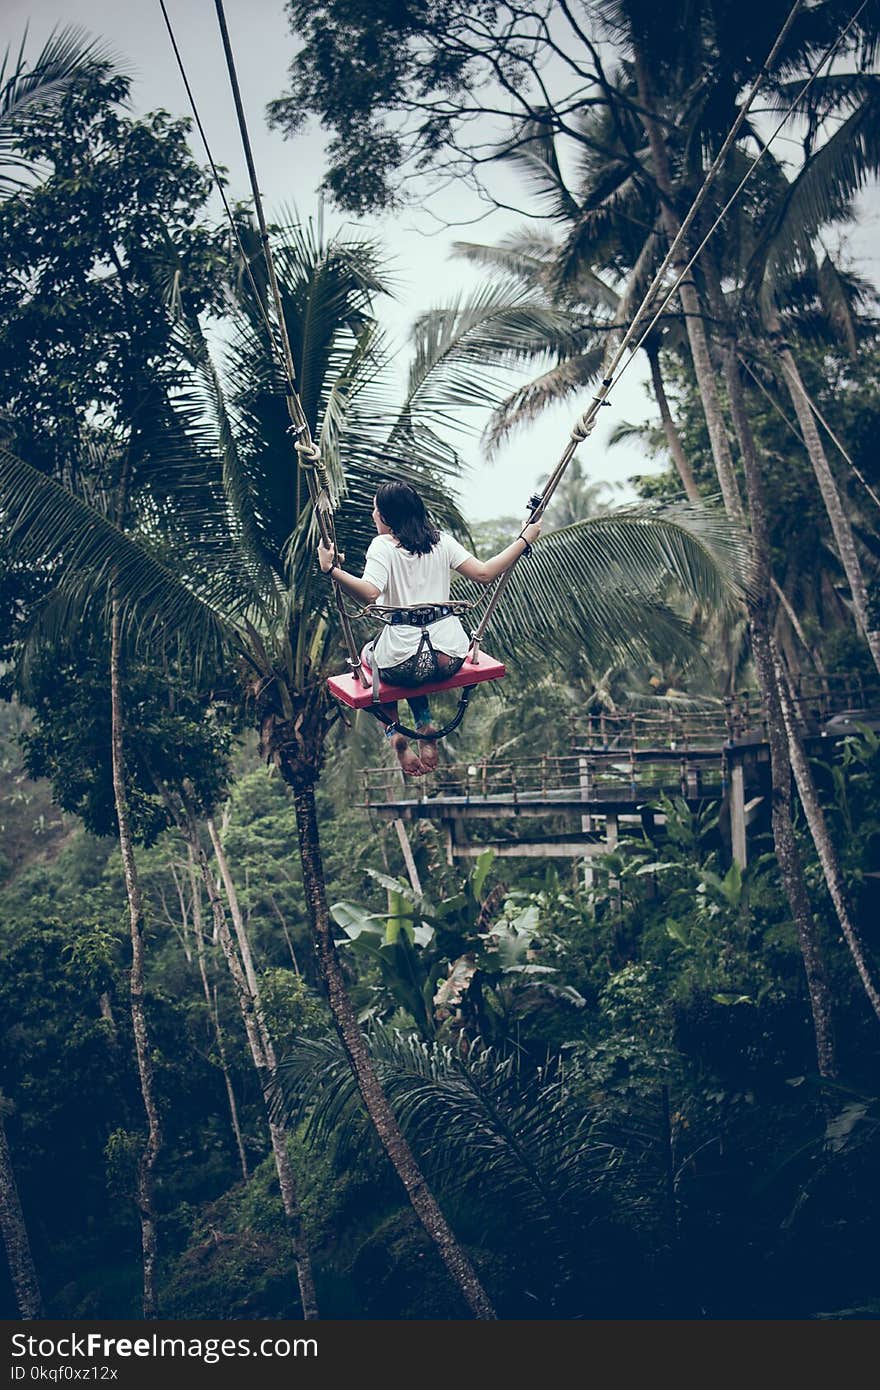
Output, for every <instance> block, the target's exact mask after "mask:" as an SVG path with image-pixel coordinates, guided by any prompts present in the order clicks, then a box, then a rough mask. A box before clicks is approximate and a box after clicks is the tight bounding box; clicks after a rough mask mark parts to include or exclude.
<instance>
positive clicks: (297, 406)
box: [159, 0, 868, 685]
mask: <svg viewBox="0 0 880 1390" xmlns="http://www.w3.org/2000/svg"><path fill="white" fill-rule="evenodd" d="M159 3H160V5H161V7H162V12H163V15H164V16H165V20H166V25H167V27H168V30H169V34H170V35H171V38H172V43H174V36H173V32H172V29H171V24H170V21H169V20H168V16H167V11H166V9H165V3H164V0H159ZM803 3H804V0H795V4H794V5H793V7H792V9H791V11H790V12H789V14H788V16H787V18H786V20H785V22H784V24H783V26H782V28H781V30H780V31H779V34H778V35H777V38H776V40H775V41H774V43H773V46H772V48H771V49H770V52H769V53H768V55H767V57H766V59H765V60H764V62H763V64H762V65H761V68H760V69H759V71H758V73H757V75H756V77H755V78H754V79H753V81H752V84H751V86H750V88H749V91H748V93H747V96H746V99H745V101H744V102H743V105H742V106H741V108H740V110H739V112H738V113H737V116H736V119H735V121H734V122H733V125H732V126H731V129H730V130H729V132H728V134H727V136H726V137H725V140H724V142H723V143H722V145H721V148H720V149H719V151H718V153H717V155H716V156H715V159H714V160H713V161H712V164H711V166H710V168H709V169H708V171H707V173H706V175H705V178H704V180H703V183H702V185H701V187H700V189H699V191H698V193H697V195H696V197H695V198H694V200H693V202H692V204H691V206H690V208H689V209H688V212H687V214H686V215H685V218H684V220H683V221H682V223H681V226H680V227H679V229H678V232H677V233H676V235H675V237H674V238H673V240H672V242H671V244H670V246H669V248H668V250H667V252H666V255H665V256H664V258H663V260H662V262H661V264H660V266H659V268H658V270H657V271H656V273H655V275H654V277H653V279H652V281H651V284H650V286H649V287H648V290H647V291H646V293H645V295H644V296H643V298H642V301H641V303H640V305H639V307H638V309H637V310H636V313H635V315H634V316H633V318H632V320H631V322H630V324H629V326H628V327H627V328H626V329H625V331H624V332H623V334H622V337H621V339H620V342H619V343H618V345H617V346H616V348H614V347H613V338H612V340H611V343H609V348H608V352H607V354H606V361H605V363H604V364H603V368H602V378H601V384H600V386H599V389H598V391H597V393H596V394H595V395H594V396H593V399H592V401H591V403H590V405H589V406H588V408H587V409H586V411H584V413H583V414H582V415H581V416H580V418H579V419H578V420H577V421H576V422H575V425H574V426H573V428H572V431H571V435H570V438H569V441H568V444H567V445H566V447H565V449H564V451H563V453H562V456H561V457H560V459H559V462H558V463H557V464H556V467H555V468H554V469H553V472H552V473H551V475H550V478H549V479H548V481H547V483H546V484H545V486H544V488H543V490H542V493H541V495H540V496H539V497H535V498H533V499H532V500H531V503H530V515H529V519H528V523H527V524H529V523H531V522H534V521H537V520H539V519H540V518H541V516H542V515H543V514H544V511H545V510H546V507H547V504H548V502H549V501H550V499H551V498H552V496H553V494H554V492H555V491H556V489H557V487H558V486H559V483H560V481H561V479H562V477H563V475H564V473H565V471H566V469H567V467H568V465H569V463H570V462H571V460H572V458H573V457H574V454H575V452H576V451H577V448H578V446H579V445H580V444H581V443H583V442H584V441H585V440H586V439H587V438H588V437H589V436H590V434H591V433H592V431H593V430H594V428H595V426H596V422H597V419H598V416H599V411H600V409H601V408H602V407H603V406H605V405H608V404H610V402H609V400H608V397H609V395H610V392H611V389H612V387H613V386H614V384H615V382H616V381H617V380H619V378H620V376H622V375H623V373H624V371H625V370H626V369H627V367H628V366H629V362H630V361H632V358H633V357H634V356H635V352H636V350H637V349H638V348H639V347H640V346H641V345H642V344H643V343H644V342H645V340H646V339H647V337H648V336H649V335H650V333H651V332H652V331H653V329H654V328H655V327H656V325H657V323H658V322H659V320H660V318H661V317H662V315H663V313H664V311H665V309H666V307H667V305H668V304H669V302H670V300H671V299H672V298H673V297H674V295H675V294H676V292H677V290H678V288H679V286H680V285H681V284H682V282H683V281H684V279H685V277H686V276H687V275H688V274H689V273H690V271H691V269H692V268H693V266H694V264H695V262H696V261H697V259H698V258H699V256H700V255H701V254H702V252H703V250H704V249H705V247H706V245H707V243H708V242H709V240H710V239H711V237H712V236H713V235H714V233H715V231H716V230H717V229H718V227H719V226H720V225H721V223H722V221H723V220H724V218H725V217H726V215H727V213H728V212H729V210H730V208H731V207H732V206H733V203H734V202H735V201H736V199H737V198H738V197H739V195H740V193H741V192H742V190H743V188H744V187H745V185H746V183H747V182H748V181H749V179H750V178H751V177H752V175H753V174H754V171H755V169H756V168H757V167H758V164H759V163H760V161H761V159H762V158H763V156H764V154H765V153H766V152H767V150H768V149H769V148H770V146H771V144H772V143H773V141H774V140H775V138H776V137H777V136H778V134H779V132H780V131H781V130H782V127H783V126H784V125H785V123H786V122H787V120H788V119H789V117H790V116H791V114H792V112H793V111H794V109H795V107H796V106H797V105H798V103H799V102H800V101H801V100H802V98H803V97H804V95H805V94H806V92H807V91H808V90H809V88H810V87H811V86H812V84H813V82H814V81H815V80H816V78H817V77H818V75H819V73H820V72H821V70H822V68H823V67H824V66H825V63H826V62H827V61H830V59H831V58H832V57H833V55H834V53H835V52H836V51H837V49H838V47H839V46H840V44H841V43H842V42H843V39H844V38H845V36H846V34H847V33H848V32H849V30H850V29H851V28H852V26H853V25H854V24H855V22H856V20H857V19H858V17H859V15H860V14H861V12H862V10H863V9H864V8H865V6H866V5H867V3H868V0H862V3H861V4H860V5H859V6H858V8H857V9H856V11H855V13H854V14H853V15H852V16H851V18H850V20H849V21H848V23H847V24H846V25H845V26H844V28H843V29H842V30H841V31H840V33H839V34H838V35H837V37H836V39H835V40H834V42H833V43H832V44H831V45H830V46H829V48H828V49H827V50H826V52H825V54H824V55H823V57H822V58H821V59H820V61H819V63H818V64H817V65H816V67H815V68H814V69H813V71H812V72H811V73H810V75H809V77H808V78H807V79H806V80H805V82H804V84H803V86H802V87H801V88H800V90H799V91H798V93H797V95H796V96H795V98H794V99H793V101H792V102H791V103H790V105H789V107H788V109H787V110H786V112H785V114H784V115H783V117H782V119H781V121H780V122H779V124H778V125H777V127H776V129H775V130H774V131H773V133H772V135H771V136H770V138H769V140H767V141H766V142H765V143H764V144H763V145H762V147H761V150H760V151H759V153H758V155H757V156H756V158H755V159H754V160H753V161H752V163H751V165H750V166H749V169H748V170H747V171H746V173H745V175H744V176H743V178H742V179H741V180H740V182H739V184H738V185H737V187H736V189H735V190H734V192H733V193H732V195H731V196H730V198H728V200H727V202H726V203H725V204H724V207H723V208H722V209H721V211H720V213H719V214H718V215H717V217H716V218H715V220H714V222H713V223H712V226H711V227H710V228H709V231H708V232H707V233H706V235H705V236H704V237H703V239H702V241H701V242H700V244H699V246H698V248H697V250H696V251H695V252H694V254H693V255H692V256H691V257H690V259H689V260H688V261H687V263H686V264H685V265H684V267H683V268H682V270H681V271H680V272H679V273H678V275H677V276H676V278H675V281H674V283H673V284H672V286H671V288H670V289H669V291H668V292H667V293H666V295H665V298H664V299H663V301H662V303H661V305H660V307H659V309H658V310H657V311H656V313H655V315H654V317H653V319H652V320H651V322H650V323H649V324H648V327H647V328H646V329H645V330H644V332H643V333H642V335H641V337H640V338H639V339H638V341H637V342H636V343H635V348H634V349H633V352H632V354H631V356H630V358H629V360H628V361H626V362H624V357H625V355H626V353H627V351H628V350H629V348H630V345H631V344H632V343H633V342H634V340H635V339H636V334H637V332H638V330H639V329H640V328H641V326H642V324H643V322H644V320H645V318H647V316H648V313H649V312H650V310H651V306H652V303H653V301H654V300H655V298H656V296H657V294H658V292H659V291H660V287H661V285H662V283H663V280H664V278H665V276H666V273H667V271H668V269H669V267H670V266H671V265H672V264H673V263H674V261H675V257H676V256H677V255H678V253H679V251H680V250H681V248H682V246H683V245H684V243H685V238H686V237H687V235H688V233H689V231H690V229H691V227H692V226H693V224H694V221H695V219H696V217H697V214H698V213H699V211H700V209H701V207H702V206H703V203H704V202H705V200H706V198H707V197H708V194H709V192H710V190H711V188H712V186H713V184H714V182H715V180H716V178H717V175H718V173H719V171H720V169H721V167H722V165H723V163H724V161H725V159H726V158H727V155H728V154H729V152H730V150H731V148H732V146H733V143H734V141H735V139H736V137H737V135H738V133H739V131H740V129H741V127H742V124H743V122H744V121H745V119H746V116H747V115H748V112H749V110H750V109H751V106H752V104H753V102H754V99H755V97H756V95H757V93H758V91H759V89H760V87H761V85H762V84H763V81H764V78H765V76H766V74H767V72H768V71H769V69H770V68H771V67H772V65H773V63H774V61H775V59H776V57H777V56H778V54H779V51H780V49H781V47H782V44H783V43H784V41H785V38H786V36H787V34H788V32H789V30H790V28H791V26H792V24H793V23H794V20H795V18H796V17H797V14H798V12H799V11H800V9H801V8H802V5H803ZM215 9H216V11H217V18H218V22H219V25H220V32H221V37H222V41H223V48H224V53H225V56H226V65H227V69H228V72H229V79H230V84H231V87H232V93H233V100H234V102H235V108H236V115H237V118H238V124H239V131H240V134H241V139H242V145H243V148H244V154H245V160H246V163H247V168H248V175H249V178H250V183H251V191H252V195H253V200H254V208H255V211H256V214H257V220H258V224H259V228H260V239H261V243H262V247H263V254H264V258H265V262H266V268H267V273H268V278H269V286H270V290H271V294H272V300H273V304H274V309H275V316H276V319H277V342H276V337H275V328H276V326H275V325H271V324H270V336H271V338H272V342H273V345H274V346H275V347H276V349H277V350H278V351H279V355H280V359H281V365H282V368H283V371H284V375H285V379H286V382H287V405H288V411H289V414H290V418H291V427H292V432H293V433H294V434H295V436H296V443H295V448H296V450H297V453H298V460H299V466H301V467H302V468H303V470H304V471H305V473H306V478H307V480H308V486H309V493H310V498H311V501H312V504H313V508H314V511H315V517H316V521H317V525H318V529H319V531H320V533H321V537H322V540H324V542H325V543H326V544H328V545H330V546H332V548H333V551H334V554H337V555H338V550H337V547H336V541H335V533H334V528H333V517H332V504H331V500H330V496H329V485H328V482H327V478H326V472H325V470H324V469H323V465H322V463H321V460H320V455H319V453H318V451H317V449H316V447H315V445H314V442H313V440H312V437H311V432H310V430H309V425H308V421H307V419H306V416H305V412H304V411H303V408H302V403H301V401H300V399H299V395H298V393H297V390H296V374H295V369H294V364H293V356H292V353H291V349H290V341H289V338H288V334H287V326H286V322H285V318H284V310H283V304H282V300H281V293H280V289H279V286H278V280H277V276H276V273H275V264H274V259H273V256H272V248H271V243H270V238H269V232H268V228H267V226H266V221H265V216H264V213H263V204H262V197H261V194H260V189H259V184H258V181H257V174H256V167H255V165H254V159H253V152H252V149H251V143H250V137H249V134H248V129H247V121H246V118H245V113H244V106H243V103H242V99H241V91H240V88H239V84H238V77H237V73H236V69H235V60H234V55H233V51H232V44H231V41H230V38H229V30H228V26H227V24H226V16H225V12H224V8H223V0H215ZM174 47H175V53H176V54H178V65H179V66H180V68H181V72H182V73H183V64H182V61H181V60H180V57H179V53H178V50H177V45H176V43H175V44H174ZM184 81H185V83H186V86H187V92H188V95H189V96H190V102H191V105H192V106H193V111H194V114H196V112H195V104H194V102H193V99H192V95H191V91H190V88H189V84H188V82H186V79H185V76H184ZM196 120H197V124H198V125H199V129H200V133H202V126H201V122H200V121H199V120H198V116H197V115H196ZM202 138H203V139H204V134H203V133H202ZM205 143H206V148H207V142H205ZM209 158H210V156H209ZM210 162H211V165H212V171H213V172H214V175H215V179H217V181H218V186H219V177H218V175H217V172H216V166H215V165H214V162H213V160H211V161H210ZM224 205H225V206H226V207H227V214H228V216H229V217H230V220H231V221H233V229H234V230H235V231H236V240H237V242H238V245H239V248H240V250H241V249H242V248H241V242H240V239H239V238H238V236H237V229H235V228H234V220H233V219H232V216H231V210H230V209H229V207H228V203H227V201H226V199H225V196H224ZM245 264H246V266H247V260H246V258H245ZM248 269H249V267H248ZM251 282H252V283H253V277H252V276H251ZM258 302H261V301H260V299H259V295H258ZM621 364H623V365H621ZM823 423H824V422H823ZM826 428H828V426H827V425H826ZM839 447H842V446H839ZM850 466H851V467H853V468H855V465H853V464H852V462H851V461H850ZM316 475H318V476H319V477H320V480H321V488H320V489H319V488H318V484H317V479H316ZM866 486H867V484H866ZM524 553H525V552H524ZM521 558H522V557H521V556H517V557H516V558H515V559H514V560H513V562H512V563H511V565H510V566H509V567H508V569H507V570H505V572H504V573H503V574H502V575H501V576H500V578H499V580H498V582H497V585H496V588H495V590H494V592H493V594H492V596H491V599H490V601H489V603H488V605H487V607H486V610H485V612H484V614H483V617H482V619H481V621H480V623H479V625H478V627H477V629H476V631H475V633H474V636H473V641H472V647H471V656H472V658H475V657H476V656H477V655H478V653H479V649H480V642H481V640H482V637H483V634H484V633H485V631H486V628H487V626H488V624H489V621H490V620H491V617H492V615H493V613H494V611H495V609H496V608H497V606H498V603H499V601H500V599H501V597H502V595H503V593H504V591H505V589H506V587H507V584H508V583H509V581H510V578H511V575H512V573H513V570H514V568H515V566H516V564H517V563H518V561H519V559H521ZM333 588H334V593H335V597H336V603H337V609H338V611H339V616H340V623H341V625H342V631H343V636H344V638H345V643H346V647H347V648H348V654H349V664H350V665H351V666H352V668H353V670H354V671H355V672H356V673H357V675H358V677H359V679H360V681H361V683H362V684H363V685H366V683H367V682H366V678H365V676H364V673H363V670H362V668H361V663H360V656H359V653H358V650H357V647H356V644H355V641H354V635H353V632H352V629H351V625H350V621H349V615H348V613H347V610H346V607H345V603H344V601H343V598H342V594H341V591H340V587H339V585H338V583H337V582H336V581H335V580H334V581H333Z"/></svg>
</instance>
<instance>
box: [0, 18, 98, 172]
mask: <svg viewBox="0 0 880 1390" xmlns="http://www.w3.org/2000/svg"><path fill="white" fill-rule="evenodd" d="M26 38H27V36H26V35H25V38H24V39H22V41H21V44H20V46H19V49H18V52H17V54H16V55H15V57H14V58H13V56H12V50H11V49H10V48H7V49H6V52H5V53H4V55H3V59H2V62H0V194H5V195H8V194H10V193H13V192H15V191H16V190H17V189H19V188H20V187H21V186H22V184H23V183H24V182H26V179H27V176H28V174H30V173H32V172H33V167H34V166H33V162H32V161H31V160H30V159H28V157H27V156H26V155H25V154H23V153H22V150H21V147H20V144H19V140H18V136H19V134H20V131H21V128H22V126H23V125H24V124H25V123H26V122H27V120H28V117H29V116H31V115H32V114H33V113H34V112H35V111H37V110H38V109H40V108H45V107H46V106H51V105H52V104H53V103H55V102H57V101H60V100H61V98H62V97H63V96H64V94H65V92H66V91H67V90H68V88H69V87H70V85H71V83H73V82H75V81H76V80H77V79H78V78H81V77H83V76H84V75H85V74H86V73H88V72H89V71H90V70H94V69H96V68H99V67H102V66H105V65H107V64H108V63H109V62H110V57H109V54H108V53H107V51H106V50H105V49H104V48H102V47H101V46H100V45H99V44H97V43H96V42H94V41H93V40H89V39H87V37H86V35H85V32H84V30H82V29H80V28H78V27H77V26H75V25H65V26H64V27H63V28H61V29H58V30H53V31H52V33H51V34H50V35H49V38H48V39H47V40H46V43H45V44H44V45H43V48H42V49H41V51H40V52H39V53H38V54H37V57H36V58H35V59H34V61H33V63H31V64H28V63H27V61H26V59H25V53H24V50H25V43H26ZM12 170H17V171H18V172H17V173H12V172H11V171H12Z"/></svg>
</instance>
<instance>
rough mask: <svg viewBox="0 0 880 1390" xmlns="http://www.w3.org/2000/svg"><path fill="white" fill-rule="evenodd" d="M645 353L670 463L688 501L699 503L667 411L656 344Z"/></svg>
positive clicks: (669, 412)
mask: <svg viewBox="0 0 880 1390" xmlns="http://www.w3.org/2000/svg"><path fill="white" fill-rule="evenodd" d="M645 351H646V353H647V354H648V361H649V362H650V364H651V384H652V386H653V388H654V399H655V400H656V402H657V406H658V409H659V411H660V419H661V420H662V422H663V433H664V434H665V436H666V447H667V448H668V449H669V452H670V454H671V456H672V462H673V463H674V464H675V471H676V473H677V474H678V476H679V479H680V481H681V485H682V487H683V488H684V491H685V495H686V497H687V499H688V501H689V502H699V501H700V500H701V499H700V490H699V488H698V487H697V480H696V478H695V477H694V470H693V469H692V468H691V465H690V461H689V460H688V456H687V454H686V453H685V451H684V446H683V445H682V442H681V435H680V434H679V432H678V430H677V429H676V427H675V421H674V420H673V418H672V411H671V410H670V409H669V401H668V399H667V396H666V388H665V386H664V384H663V373H662V371H661V369H660V350H659V348H658V347H657V345H656V343H654V342H650V341H649V342H648V343H647V344H646V346H645Z"/></svg>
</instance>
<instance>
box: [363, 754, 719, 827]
mask: <svg viewBox="0 0 880 1390" xmlns="http://www.w3.org/2000/svg"><path fill="white" fill-rule="evenodd" d="M363 777H364V790H365V797H366V804H367V805H368V806H378V805H381V804H383V803H386V804H387V803H388V802H395V801H399V800H400V799H401V791H402V779H401V774H400V772H399V771H398V770H397V769H396V768H392V767H379V768H367V769H366V770H365V772H364V774H363ZM725 779H726V754H725V752H724V750H723V749H718V748H715V749H712V750H705V751H703V750H698V749H693V750H691V751H690V752H689V753H685V752H684V751H681V752H670V751H669V750H667V749H653V750H650V751H649V750H639V749H628V750H621V751H615V750H602V751H597V752H592V753H580V754H566V755H564V756H561V757H556V756H550V755H546V756H542V757H533V758H516V759H509V760H506V761H493V760H490V759H488V758H483V759H481V760H479V761H476V762H472V763H454V764H451V765H450V764H447V765H441V766H440V767H438V768H437V770H436V772H434V773H433V774H432V775H431V777H430V778H429V779H426V780H425V781H424V782H420V783H413V782H410V783H409V784H408V785H407V788H406V791H405V792H404V795H405V796H406V797H411V798H413V799H415V798H418V797H421V798H422V799H425V798H426V797H427V796H430V797H431V798H435V797H436V798H440V799H443V800H449V799H452V798H456V799H459V800H461V801H464V802H466V803H476V802H483V803H486V804H488V803H490V802H492V801H495V800H497V801H503V802H509V803H511V804H512V805H514V806H516V805H517V804H518V803H522V804H523V805H525V804H528V805H530V806H536V805H538V806H542V807H546V809H547V813H548V815H550V814H552V812H553V807H554V806H559V807H560V808H563V807H571V806H572V805H573V804H591V805H593V806H597V805H599V804H601V803H604V802H609V803H615V804H621V803H625V802H633V803H641V802H645V801H650V800H652V799H655V798H657V797H659V796H660V794H661V793H662V792H665V793H667V794H668V795H682V796H686V797H689V798H696V797H700V796H703V795H706V796H718V795H720V794H721V793H722V791H723V789H724V786H725Z"/></svg>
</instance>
